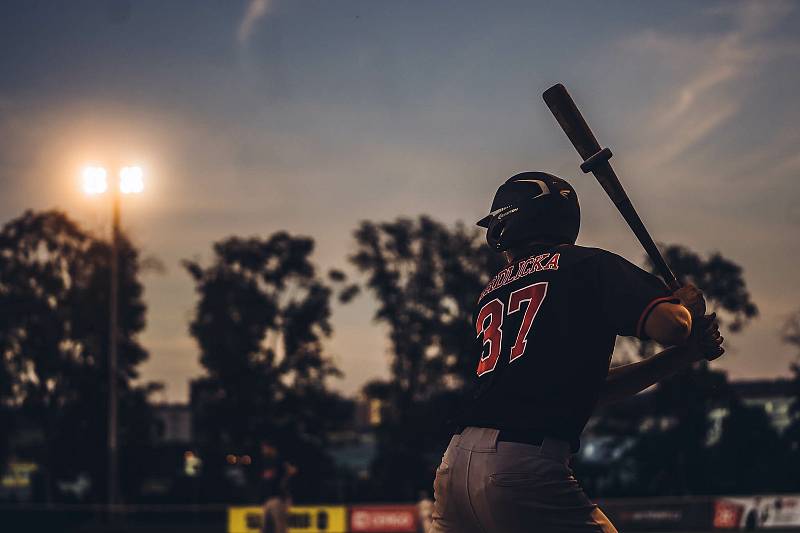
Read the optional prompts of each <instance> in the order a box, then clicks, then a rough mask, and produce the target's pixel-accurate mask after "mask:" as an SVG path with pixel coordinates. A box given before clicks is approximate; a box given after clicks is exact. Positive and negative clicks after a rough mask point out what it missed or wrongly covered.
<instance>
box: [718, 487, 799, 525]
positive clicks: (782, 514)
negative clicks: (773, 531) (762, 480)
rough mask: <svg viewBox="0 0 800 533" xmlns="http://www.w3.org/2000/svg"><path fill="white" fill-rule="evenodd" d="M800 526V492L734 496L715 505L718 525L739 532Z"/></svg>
mask: <svg viewBox="0 0 800 533" xmlns="http://www.w3.org/2000/svg"><path fill="white" fill-rule="evenodd" d="M797 526H800V495H797V494H790V495H787V494H778V495H764V496H743V497H742V496H732V497H729V498H728V497H726V498H719V499H717V501H716V502H715V504H714V528H715V529H733V530H739V531H756V530H759V529H770V528H786V527H797Z"/></svg>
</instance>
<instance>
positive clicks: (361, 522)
mask: <svg viewBox="0 0 800 533" xmlns="http://www.w3.org/2000/svg"><path fill="white" fill-rule="evenodd" d="M350 531H352V532H353V533H362V532H363V533H384V532H400V533H404V532H405V533H414V532H416V531H417V507H416V506H415V505H382V506H377V505H370V506H366V505H365V506H354V507H351V508H350Z"/></svg>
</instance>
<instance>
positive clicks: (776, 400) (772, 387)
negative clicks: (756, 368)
mask: <svg viewBox="0 0 800 533" xmlns="http://www.w3.org/2000/svg"><path fill="white" fill-rule="evenodd" d="M731 385H732V386H733V389H734V390H735V391H736V392H737V393H738V394H739V397H740V398H741V399H742V401H743V402H744V404H745V405H747V406H750V407H753V406H757V407H761V408H762V409H763V410H764V412H765V413H767V414H768V415H769V418H770V421H771V422H772V425H773V426H774V427H775V429H777V430H778V431H783V430H785V429H786V428H787V427H789V424H791V423H792V418H791V405H792V403H793V402H794V401H795V400H794V397H793V391H792V387H793V383H792V381H791V380H789V379H777V380H766V379H760V380H747V381H744V380H743V381H734V382H732V383H731Z"/></svg>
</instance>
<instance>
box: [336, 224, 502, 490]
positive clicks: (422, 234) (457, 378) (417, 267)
mask: <svg viewBox="0 0 800 533" xmlns="http://www.w3.org/2000/svg"><path fill="white" fill-rule="evenodd" d="M354 236H355V240H356V244H357V251H356V253H354V254H353V255H352V256H351V262H352V263H353V264H354V265H355V266H356V268H358V270H359V271H361V272H362V273H363V274H364V276H365V277H366V283H365V285H366V287H367V289H368V290H369V291H370V292H371V293H372V294H373V295H374V296H375V297H376V299H377V302H378V308H377V310H376V312H375V317H374V318H375V320H376V321H377V322H379V323H382V324H385V325H386V326H387V327H388V329H389V341H390V344H391V361H390V370H391V375H392V377H391V380H390V381H389V382H388V383H385V384H384V386H383V387H378V385H377V384H373V389H376V390H377V388H380V389H381V391H382V395H383V396H384V397H385V399H386V401H387V403H388V409H387V415H388V416H387V417H386V419H385V420H384V424H383V426H382V427H381V428H380V431H379V433H378V438H379V442H378V445H379V454H378V458H377V460H376V462H375V465H374V468H373V476H374V482H375V484H376V486H377V487H378V490H380V491H381V493H382V494H383V495H384V497H385V498H390V499H399V498H406V499H408V498H416V496H417V491H418V490H420V489H423V488H424V489H427V488H429V486H430V483H431V479H432V476H433V470H432V465H434V464H435V462H436V459H437V456H438V455H439V454H441V450H442V446H443V441H444V440H446V439H447V438H448V437H449V429H448V428H447V427H445V421H446V418H447V415H448V413H449V414H452V408H453V401H454V399H455V397H457V395H458V392H459V390H460V388H461V386H462V385H463V384H464V383H465V382H467V380H470V379H471V377H472V376H473V375H474V373H475V365H476V359H475V358H474V357H472V356H471V355H469V354H470V350H471V345H470V340H471V339H472V338H473V336H474V324H473V319H472V316H471V315H472V313H473V307H474V305H475V302H476V300H477V297H478V295H479V294H480V292H481V289H483V287H484V285H485V284H486V283H487V282H488V280H489V276H490V275H491V274H492V273H494V272H495V271H496V270H497V269H498V268H499V266H500V258H499V256H497V255H496V254H494V253H492V252H491V251H490V250H489V249H488V247H487V246H486V244H485V243H484V242H483V240H482V239H481V238H480V236H479V234H478V232H477V231H470V230H468V229H467V228H466V227H465V226H464V225H462V224H457V225H456V226H455V227H447V226H445V225H443V224H441V223H439V222H436V221H434V220H432V219H431V218H429V217H426V216H421V217H419V218H418V219H415V220H412V219H408V218H399V219H397V220H395V221H393V222H380V223H375V222H369V221H365V222H362V223H361V224H360V226H359V227H358V228H357V229H356V231H355V233H354ZM411 428H413V429H411ZM450 429H452V428H450Z"/></svg>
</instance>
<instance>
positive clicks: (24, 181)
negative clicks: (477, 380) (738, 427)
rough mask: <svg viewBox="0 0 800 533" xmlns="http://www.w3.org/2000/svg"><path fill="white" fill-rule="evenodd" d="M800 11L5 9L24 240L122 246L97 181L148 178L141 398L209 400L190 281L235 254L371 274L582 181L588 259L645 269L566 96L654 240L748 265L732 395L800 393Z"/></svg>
mask: <svg viewBox="0 0 800 533" xmlns="http://www.w3.org/2000/svg"><path fill="white" fill-rule="evenodd" d="M798 26H800V4H797V3H792V2H780V1H771V2H728V1H725V2H718V3H717V2H704V3H700V2H696V1H687V2H680V1H674V2H635V1H629V2H622V1H607V2H589V1H563V2H532V1H520V2H512V1H509V2H506V1H500V2H476V1H472V0H459V1H455V0H453V1H450V0H436V1H426V2H423V1H399V0H396V1H382V0H363V1H350V0H341V1H335V0H328V1H322V0H316V1H306V0H241V1H235V0H213V1H212V0H192V1H189V0H173V1H170V2H165V1H163V0H137V1H135V2H134V1H123V0H113V1H112V0H105V1H85V0H73V1H70V2H44V1H38V0H19V1H18V0H5V1H4V2H3V3H2V5H0V139H2V141H1V142H0V223H5V222H7V221H8V220H11V219H12V218H14V217H16V216H18V215H20V214H21V213H22V212H23V211H24V210H25V209H28V208H32V209H48V208H58V209H62V210H65V211H66V212H67V213H68V214H69V215H70V216H72V217H74V218H75V219H76V220H78V221H80V222H81V223H82V224H83V225H84V226H85V227H86V228H88V229H90V230H92V231H96V232H108V231H109V220H108V210H109V207H108V203H107V202H106V201H103V199H102V198H87V197H85V196H83V195H82V194H81V192H80V182H79V176H80V170H81V168H82V167H83V166H84V165H86V164H88V163H95V164H103V165H108V166H113V165H123V164H131V163H136V164H140V165H142V166H143V168H144V169H145V172H146V176H145V180H146V189H145V192H144V194H141V195H138V196H136V197H133V196H131V197H126V198H125V199H124V205H123V225H124V227H125V229H126V230H127V231H128V232H130V234H131V236H132V238H133V240H134V242H135V243H136V244H137V245H138V246H139V247H140V248H141V249H142V251H143V254H144V255H145V256H151V257H157V258H158V259H159V260H160V261H161V262H162V263H163V265H164V266H165V269H164V271H163V272H160V273H159V272H146V273H145V274H144V277H143V281H144V284H145V299H146V303H147V305H148V315H147V321H148V323H147V328H146V330H145V331H144V332H143V333H142V334H141V336H140V340H141V342H142V344H143V345H144V346H145V348H146V349H147V350H148V351H149V352H150V359H149V361H148V362H146V363H145V364H144V365H143V366H142V368H141V370H142V380H152V381H161V382H163V383H165V385H166V389H165V391H164V392H163V394H162V397H161V398H160V399H161V400H163V401H185V400H186V399H187V396H188V382H189V380H190V379H191V378H192V377H194V376H197V375H199V374H200V373H201V368H200V366H199V364H198V350H197V346H196V345H195V343H194V341H193V340H192V338H191V337H190V336H189V334H188V323H189V321H190V319H191V315H192V310H193V307H194V305H195V304H196V302H197V295H196V293H195V292H194V289H193V285H192V282H191V280H190V278H189V276H188V275H187V274H186V272H185V271H184V270H183V269H182V267H181V266H180V261H181V260H182V259H187V258H189V259H200V260H201V261H206V262H208V261H209V260H210V258H211V244H212V242H214V241H217V240H220V239H222V238H225V237H228V236H231V235H243V236H268V235H270V234H271V233H273V232H275V231H278V230H287V231H289V232H290V233H292V234H298V235H309V236H312V237H313V238H314V239H315V240H316V249H315V253H314V259H315V261H316V262H317V264H318V265H319V267H320V268H321V269H328V268H332V267H336V268H343V269H345V270H348V271H350V272H351V273H352V269H350V268H349V267H348V265H347V256H348V254H349V253H352V252H353V251H354V250H355V242H354V241H353V237H352V231H353V229H354V228H355V227H356V225H357V224H358V223H359V221H361V220H375V221H383V220H393V219H394V218H396V217H398V216H416V215H419V214H423V213H425V214H429V215H431V216H433V217H434V218H436V219H439V220H441V221H444V222H446V223H454V222H456V221H465V222H470V223H471V222H473V221H476V220H478V219H479V218H481V217H482V216H483V215H484V214H485V213H486V212H487V211H488V207H489V205H490V203H491V198H492V195H493V193H494V190H495V189H496V187H497V186H498V185H499V184H500V183H501V182H502V181H503V180H504V179H505V178H507V177H508V176H510V175H512V174H515V173H517V172H521V171H524V170H543V171H548V172H551V173H555V174H557V175H560V176H562V177H565V178H566V179H568V180H570V181H571V182H572V183H573V184H574V186H575V188H576V190H577V192H578V195H579V198H580V200H581V206H582V211H583V227H582V230H581V235H580V237H579V240H578V244H583V245H589V246H598V247H602V248H606V249H609V250H612V251H615V252H617V253H619V254H621V255H623V256H625V257H627V258H629V259H631V260H633V261H634V262H637V263H642V262H643V257H644V254H643V252H642V251H641V248H640V246H639V245H638V243H637V242H636V240H635V238H634V237H633V235H632V234H631V232H630V230H629V229H628V228H627V226H626V225H625V224H624V222H623V221H622V219H621V217H620V216H619V215H618V213H617V212H616V210H615V209H614V208H613V206H612V204H611V203H610V201H609V200H608V198H607V197H606V196H605V194H604V193H603V192H602V190H601V189H600V187H599V186H598V184H597V183H596V181H595V180H594V179H593V178H591V176H586V175H583V174H582V173H581V172H580V170H579V168H578V165H579V163H580V160H579V158H578V155H577V153H576V152H575V151H574V149H573V148H572V146H571V145H570V144H569V142H568V141H567V139H566V137H565V136H564V134H563V132H562V131H561V130H560V129H559V128H558V126H557V124H556V123H555V121H554V119H553V118H552V116H551V115H550V114H549V111H548V110H547V108H546V106H545V105H544V104H543V102H542V100H541V93H542V92H543V91H544V90H545V89H547V88H548V87H549V86H551V85H552V84H554V83H557V82H562V83H564V84H565V85H566V86H567V87H568V89H569V90H570V92H571V93H572V95H573V97H574V98H575V100H576V102H577V103H578V105H579V107H580V108H581V109H582V110H583V113H584V115H585V116H586V118H587V121H588V122H589V123H590V124H591V125H592V127H593V129H594V132H595V134H596V136H597V137H598V138H599V140H600V142H601V144H603V145H605V146H609V147H610V148H611V149H612V150H613V152H614V154H615V156H614V159H613V160H612V162H613V164H614V166H615V168H616V170H617V173H618V174H619V175H620V177H621V179H622V180H623V183H624V184H625V187H626V188H627V190H628V194H629V196H630V197H631V199H632V200H633V202H634V204H635V205H636V206H637V208H638V210H639V212H640V214H641V216H642V218H643V219H644V221H645V223H646V225H647V226H648V228H649V230H650V232H651V233H652V234H653V236H654V238H655V239H656V240H657V241H659V242H663V243H680V244H684V245H686V246H688V247H690V248H691V249H693V250H694V251H696V252H699V253H701V254H708V253H711V252H715V251H719V252H721V253H722V254H723V255H724V256H726V257H727V258H729V259H731V260H733V261H735V262H737V263H738V264H740V265H741V266H742V267H743V268H744V275H745V279H746V281H747V284H748V288H749V289H750V291H751V293H752V297H753V299H754V301H755V303H756V304H757V305H758V306H759V309H760V311H761V313H760V316H759V318H757V319H756V320H754V321H752V322H751V323H750V324H749V325H748V326H747V327H746V328H745V330H744V331H742V332H741V333H739V334H736V335H728V336H727V339H728V341H729V344H728V346H729V349H728V353H727V354H726V355H725V357H723V358H722V359H720V360H719V361H718V363H715V364H717V366H718V367H719V368H722V369H725V370H727V371H728V372H729V374H730V375H731V377H733V378H737V379H739V378H760V377H775V376H781V375H786V374H787V373H788V369H789V364H790V363H791V362H792V361H793V360H794V357H795V354H794V352H793V351H792V349H790V347H789V346H786V345H784V344H782V343H781V341H780V335H779V330H780V325H781V323H782V322H783V321H784V320H785V319H786V317H787V316H789V314H790V313H792V312H793V311H794V310H797V309H798V308H800V287H799V286H798V277H799V276H798V272H800V270H799V269H798V268H797V262H798V261H799V260H800V239H799V238H798V234H800V233H799V232H800V185H798V177H800V176H799V175H800V151H798V146H800V126H798V121H799V120H800V106H798V97H797V95H798V93H800V91H799V90H798V89H800V87H798V82H799V81H800V33H798V32H797V31H796V28H797V27H798ZM374 310H375V302H374V301H373V300H372V299H371V298H370V297H369V296H364V295H362V296H361V297H359V298H358V299H357V300H356V301H355V302H354V303H352V304H350V305H347V306H337V307H336V308H335V309H334V316H333V326H334V330H335V331H334V335H333V336H332V337H331V338H330V339H329V340H328V341H326V345H325V346H326V350H327V351H328V353H329V354H330V355H331V356H332V357H333V358H334V360H335V361H336V363H337V364H338V365H339V366H340V368H341V369H342V370H343V371H344V373H345V377H344V378H343V379H341V380H339V381H336V382H335V383H333V386H334V387H335V388H337V389H339V390H342V391H344V392H345V393H348V394H350V393H354V392H355V391H357V390H358V389H359V387H360V386H361V385H362V384H363V383H364V382H365V381H367V380H369V379H372V378H374V377H381V376H386V375H387V368H388V361H389V353H388V344H387V341H386V331H385V330H384V329H383V327H382V326H380V325H379V324H376V323H375V322H374V321H373V313H374Z"/></svg>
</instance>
